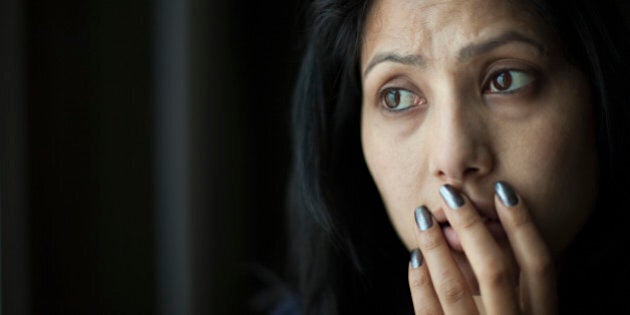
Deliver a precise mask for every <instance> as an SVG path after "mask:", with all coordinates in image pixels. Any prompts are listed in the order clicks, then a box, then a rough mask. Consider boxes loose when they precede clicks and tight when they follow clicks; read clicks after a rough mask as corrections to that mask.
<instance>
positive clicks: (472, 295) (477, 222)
mask: <svg viewBox="0 0 630 315" xmlns="http://www.w3.org/2000/svg"><path fill="white" fill-rule="evenodd" d="M440 195H441V196H442V199H443V202H444V206H443V208H444V215H445V217H446V220H447V223H446V224H445V223H444V222H437V223H441V224H437V223H436V219H435V217H434V216H433V215H432V214H431V212H430V210H429V209H428V208H427V207H425V206H420V207H418V208H417V209H416V211H415V221H416V224H417V226H418V229H417V233H416V236H417V244H418V248H416V249H414V250H412V251H411V260H410V264H409V286H410V290H411V296H412V300H413V305H414V309H415V313H416V314H442V313H444V314H554V313H555V312H556V308H557V306H556V287H555V286H556V284H555V277H554V276H553V275H554V273H555V272H554V268H553V260H552V257H551V254H550V251H549V249H548V247H547V245H546V243H545V241H544V240H543V238H542V236H541V235H540V233H539V231H538V229H537V227H536V225H535V224H534V222H533V221H532V219H531V216H530V214H529V211H528V209H527V207H526V205H525V203H524V202H523V201H522V199H521V198H520V197H519V196H518V194H516V192H515V191H514V189H513V188H512V187H511V186H510V185H508V184H507V183H505V182H497V183H496V184H495V198H494V203H495V208H496V216H497V217H498V220H496V219H494V218H489V216H488V215H487V214H485V213H480V212H479V211H478V209H475V207H474V204H473V203H472V202H471V201H470V200H469V199H468V197H467V196H465V195H464V194H462V193H461V192H459V191H458V190H457V189H455V188H454V187H452V186H450V185H444V186H442V187H441V188H440ZM502 233H504V234H503V238H505V237H504V236H507V240H506V241H505V242H501V240H500V239H501V238H502V237H501V234H502ZM453 244H455V247H458V246H461V248H459V249H453V247H454V246H453ZM453 250H456V251H458V250H461V251H463V253H464V254H465V258H466V259H467V260H468V262H469V264H470V267H471V268H472V272H473V273H474V277H475V278H476V283H477V285H478V292H477V289H476V288H472V287H471V285H470V283H469V282H468V281H467V280H466V278H465V271H464V270H461V269H460V267H459V265H458V263H457V261H456V260H455V258H454V256H453ZM514 265H516V266H514ZM515 267H516V268H515ZM477 293H479V295H476V294H477Z"/></svg>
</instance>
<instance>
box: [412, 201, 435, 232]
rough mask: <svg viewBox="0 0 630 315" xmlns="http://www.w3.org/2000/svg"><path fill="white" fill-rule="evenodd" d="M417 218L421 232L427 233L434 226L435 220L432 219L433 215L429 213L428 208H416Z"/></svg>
mask: <svg viewBox="0 0 630 315" xmlns="http://www.w3.org/2000/svg"><path fill="white" fill-rule="evenodd" d="M415 216H416V224H418V228H419V229H420V231H426V230H428V229H429V228H430V227H431V226H432V225H433V218H432V217H431V213H429V209H427V207H425V206H420V207H418V208H416V211H415Z"/></svg>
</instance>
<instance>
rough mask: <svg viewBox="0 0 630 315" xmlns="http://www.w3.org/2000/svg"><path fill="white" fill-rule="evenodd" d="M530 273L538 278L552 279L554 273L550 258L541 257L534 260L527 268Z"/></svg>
mask: <svg viewBox="0 0 630 315" xmlns="http://www.w3.org/2000/svg"><path fill="white" fill-rule="evenodd" d="M529 270H530V272H531V273H532V274H533V275H534V276H537V277H539V278H546V277H552V276H553V275H554V273H555V271H554V264H553V261H552V260H551V258H550V257H549V256H547V255H543V256H540V257H538V258H537V259H535V260H534V261H533V262H532V263H531V264H530V267H529Z"/></svg>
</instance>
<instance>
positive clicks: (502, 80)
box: [492, 71, 512, 91]
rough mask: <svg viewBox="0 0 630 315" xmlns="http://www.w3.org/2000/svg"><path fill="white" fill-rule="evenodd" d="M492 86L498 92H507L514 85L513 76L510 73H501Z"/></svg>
mask: <svg viewBox="0 0 630 315" xmlns="http://www.w3.org/2000/svg"><path fill="white" fill-rule="evenodd" d="M492 85H493V86H494V87H495V88H496V89H497V90H498V91H505V90H507V89H509V88H510V86H511V85H512V75H511V74H510V72H509V71H506V72H501V73H500V74H499V75H498V76H496V77H495V78H494V80H492Z"/></svg>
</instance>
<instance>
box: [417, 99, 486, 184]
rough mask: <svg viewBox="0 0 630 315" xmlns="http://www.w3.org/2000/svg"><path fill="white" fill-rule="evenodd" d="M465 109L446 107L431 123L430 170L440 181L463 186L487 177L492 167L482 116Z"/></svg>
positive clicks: (464, 107)
mask: <svg viewBox="0 0 630 315" xmlns="http://www.w3.org/2000/svg"><path fill="white" fill-rule="evenodd" d="M468 105H469V104H468ZM466 106H467V105H463V106H457V105H453V106H445V107H444V108H443V109H442V110H439V111H437V112H436V113H435V114H436V115H438V116H439V117H437V119H436V120H434V121H437V124H436V125H434V126H433V127H434V129H433V132H432V134H433V137H432V138H433V140H432V144H431V148H432V149H431V152H430V155H431V156H430V162H429V165H430V166H429V167H430V172H431V174H432V175H433V176H434V177H437V178H438V179H439V180H440V181H442V182H446V183H451V184H462V183H463V182H465V181H472V180H475V179H478V178H481V177H483V176H485V175H488V174H489V173H490V172H491V170H492V168H493V164H494V162H493V158H492V154H491V150H490V142H489V139H490V137H489V133H488V132H487V125H486V124H485V122H484V117H483V113H481V112H479V111H475V110H474V109H471V108H466ZM434 118H436V117H434Z"/></svg>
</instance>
